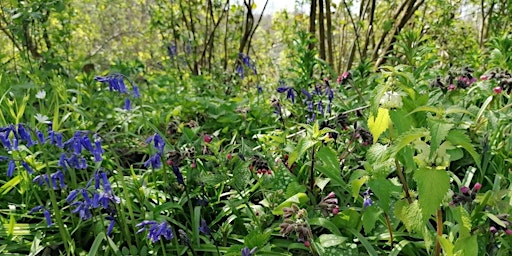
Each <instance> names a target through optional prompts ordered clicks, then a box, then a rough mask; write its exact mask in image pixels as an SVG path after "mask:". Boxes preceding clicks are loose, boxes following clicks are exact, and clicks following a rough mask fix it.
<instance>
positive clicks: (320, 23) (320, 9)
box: [318, 0, 326, 60]
mask: <svg viewBox="0 0 512 256" xmlns="http://www.w3.org/2000/svg"><path fill="white" fill-rule="evenodd" d="M318 4H319V5H318V30H319V35H320V39H319V40H318V43H319V44H320V45H319V46H320V47H319V48H320V59H322V60H325V59H326V58H325V22H324V0H318Z"/></svg>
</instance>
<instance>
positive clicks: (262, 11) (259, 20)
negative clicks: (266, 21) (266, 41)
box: [246, 0, 268, 55]
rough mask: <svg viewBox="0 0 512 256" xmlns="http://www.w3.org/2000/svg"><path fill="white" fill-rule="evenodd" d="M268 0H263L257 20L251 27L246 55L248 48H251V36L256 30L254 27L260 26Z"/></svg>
mask: <svg viewBox="0 0 512 256" xmlns="http://www.w3.org/2000/svg"><path fill="white" fill-rule="evenodd" d="M267 4H268V0H266V1H265V5H263V9H262V10H261V13H260V17H259V18H258V21H257V22H256V25H255V26H254V28H253V29H252V32H251V35H250V36H249V42H248V45H247V52H246V53H247V55H249V50H250V49H251V43H252V37H253V36H254V33H255V32H256V29H258V27H259V26H260V23H261V19H262V18H263V14H265V9H266V8H267Z"/></svg>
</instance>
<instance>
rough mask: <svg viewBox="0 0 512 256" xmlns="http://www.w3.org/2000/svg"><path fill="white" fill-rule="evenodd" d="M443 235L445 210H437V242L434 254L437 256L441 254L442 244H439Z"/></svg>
mask: <svg viewBox="0 0 512 256" xmlns="http://www.w3.org/2000/svg"><path fill="white" fill-rule="evenodd" d="M442 235H443V210H441V208H439V209H437V240H436V251H435V253H434V255H435V256H438V255H440V254H441V243H440V242H439V237H441V236H442Z"/></svg>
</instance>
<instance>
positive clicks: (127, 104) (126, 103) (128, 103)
mask: <svg viewBox="0 0 512 256" xmlns="http://www.w3.org/2000/svg"><path fill="white" fill-rule="evenodd" d="M123 109H124V110H131V109H132V103H131V101H130V98H128V97H127V98H126V99H125V100H124V108H123Z"/></svg>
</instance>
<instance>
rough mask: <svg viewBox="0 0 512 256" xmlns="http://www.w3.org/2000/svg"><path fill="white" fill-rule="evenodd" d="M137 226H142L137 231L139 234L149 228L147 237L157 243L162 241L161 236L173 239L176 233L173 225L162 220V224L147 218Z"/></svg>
mask: <svg viewBox="0 0 512 256" xmlns="http://www.w3.org/2000/svg"><path fill="white" fill-rule="evenodd" d="M136 227H137V228H140V229H139V230H138V231H137V234H139V233H141V232H143V231H145V230H147V231H148V235H147V238H148V239H150V240H151V242H153V243H155V242H158V241H160V238H161V237H162V236H163V237H164V238H165V239H166V240H172V239H173V237H174V234H173V232H172V228H171V226H169V224H167V222H166V221H162V222H161V223H160V224H158V222H156V221H154V220H145V221H143V222H141V223H139V224H137V225H136Z"/></svg>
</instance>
